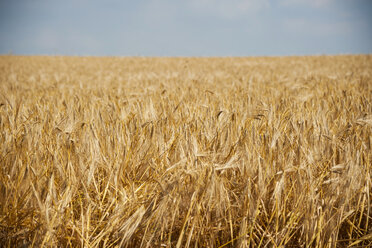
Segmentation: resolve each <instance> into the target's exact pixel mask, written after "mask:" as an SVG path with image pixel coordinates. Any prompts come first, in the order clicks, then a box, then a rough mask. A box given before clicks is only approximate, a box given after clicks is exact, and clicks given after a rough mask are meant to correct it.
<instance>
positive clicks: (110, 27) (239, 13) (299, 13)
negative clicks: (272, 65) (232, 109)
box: [0, 0, 372, 56]
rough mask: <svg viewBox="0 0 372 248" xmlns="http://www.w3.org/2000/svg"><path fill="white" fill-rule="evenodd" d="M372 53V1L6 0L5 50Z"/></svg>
mask: <svg viewBox="0 0 372 248" xmlns="http://www.w3.org/2000/svg"><path fill="white" fill-rule="evenodd" d="M9 53H12V54H20V55H84V56H87V55H92V56H282V55H321V54H371V53H372V0H137V1H133V0H132V1H130V0H64V1H60V0H58V1H57V0H0V54H9Z"/></svg>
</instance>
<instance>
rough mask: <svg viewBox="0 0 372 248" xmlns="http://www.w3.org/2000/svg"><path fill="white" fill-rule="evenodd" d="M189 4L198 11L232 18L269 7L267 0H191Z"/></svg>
mask: <svg viewBox="0 0 372 248" xmlns="http://www.w3.org/2000/svg"><path fill="white" fill-rule="evenodd" d="M191 6H192V8H193V9H194V10H196V11H199V12H206V13H210V14H213V15H217V16H219V17H224V18H234V17H239V16H242V15H246V14H254V13H256V12H258V11H260V10H262V9H264V8H267V7H269V6H270V4H269V1H268V0H192V1H191Z"/></svg>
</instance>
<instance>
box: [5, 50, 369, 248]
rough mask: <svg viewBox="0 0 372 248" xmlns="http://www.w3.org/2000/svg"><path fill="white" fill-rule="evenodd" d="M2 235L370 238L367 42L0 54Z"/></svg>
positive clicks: (75, 243) (298, 241)
mask: <svg viewBox="0 0 372 248" xmlns="http://www.w3.org/2000/svg"><path fill="white" fill-rule="evenodd" d="M0 131H1V132H0V144H1V145H0V247H368V246H370V247H371V246H372V180H371V175H372V55H357V56H356V55H355V56H346V55H345V56H308V57H252V58H228V57H226V58H142V57H135V58H130V57H125V58H119V57H58V56H54V57H47V56H46V57H42V56H29V57H23V56H0Z"/></svg>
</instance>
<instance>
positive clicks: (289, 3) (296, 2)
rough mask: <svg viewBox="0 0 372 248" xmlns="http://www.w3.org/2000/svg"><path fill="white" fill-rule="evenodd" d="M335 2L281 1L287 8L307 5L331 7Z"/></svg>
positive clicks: (323, 0) (327, 0)
mask: <svg viewBox="0 0 372 248" xmlns="http://www.w3.org/2000/svg"><path fill="white" fill-rule="evenodd" d="M332 2H334V0H281V1H280V3H281V4H282V5H286V6H293V5H294V6H296V5H297V6H299V5H307V6H311V7H316V8H323V7H327V6H329V5H330V4H331V3H332Z"/></svg>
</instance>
